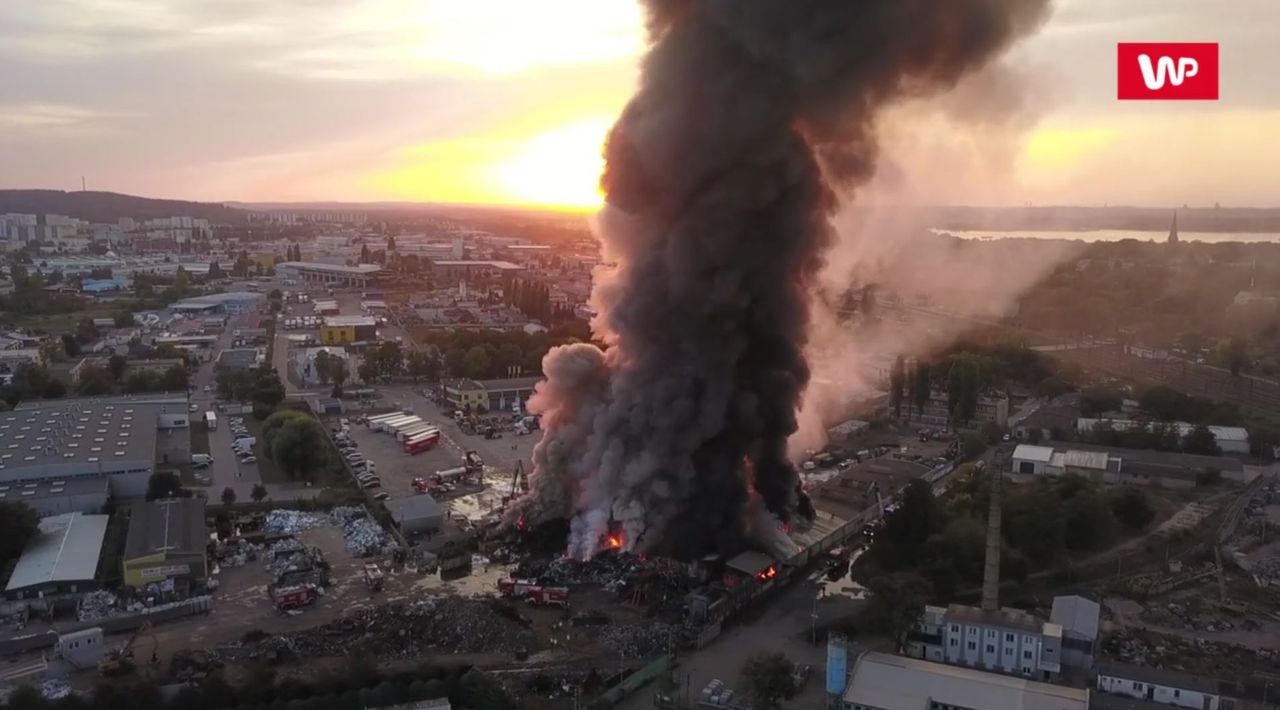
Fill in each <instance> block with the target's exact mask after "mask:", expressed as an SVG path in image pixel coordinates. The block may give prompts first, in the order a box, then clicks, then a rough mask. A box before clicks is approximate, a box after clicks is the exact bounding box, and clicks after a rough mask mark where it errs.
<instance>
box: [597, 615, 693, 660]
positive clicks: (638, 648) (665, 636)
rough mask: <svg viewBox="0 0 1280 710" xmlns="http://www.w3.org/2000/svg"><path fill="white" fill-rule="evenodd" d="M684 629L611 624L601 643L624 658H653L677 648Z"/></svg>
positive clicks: (662, 625)
mask: <svg viewBox="0 0 1280 710" xmlns="http://www.w3.org/2000/svg"><path fill="white" fill-rule="evenodd" d="M683 629H684V627H682V626H675V625H672V624H660V623H652V624H641V625H631V626H628V625H622V624H611V625H609V626H606V627H604V631H603V632H602V633H601V634H600V641H601V642H603V643H604V645H605V646H607V647H608V648H609V649H610V650H611V651H613V652H614V653H616V654H618V655H619V656H622V657H623V658H627V659H633V658H652V657H653V656H657V655H660V654H663V653H666V652H668V651H670V650H671V649H673V648H676V647H677V646H678V645H679V643H680V636H681V634H682V633H683Z"/></svg>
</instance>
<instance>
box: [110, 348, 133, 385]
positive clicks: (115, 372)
mask: <svg viewBox="0 0 1280 710" xmlns="http://www.w3.org/2000/svg"><path fill="white" fill-rule="evenodd" d="M128 366H129V361H128V360H127V359H126V358H125V356H123V355H112V356H111V357H110V358H108V359H107V369H108V370H110V371H111V379H113V380H115V381H116V382H119V381H121V380H122V379H123V378H124V371H125V368H127V367H128Z"/></svg>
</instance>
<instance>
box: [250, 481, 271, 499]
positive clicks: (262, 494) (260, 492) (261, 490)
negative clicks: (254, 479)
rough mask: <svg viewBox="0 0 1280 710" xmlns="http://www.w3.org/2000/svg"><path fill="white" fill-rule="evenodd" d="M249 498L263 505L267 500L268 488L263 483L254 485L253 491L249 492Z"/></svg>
mask: <svg viewBox="0 0 1280 710" xmlns="http://www.w3.org/2000/svg"><path fill="white" fill-rule="evenodd" d="M249 497H250V498H252V499H253V502H254V503H261V502H262V501H264V500H266V498H267V487H266V486H264V485H262V484H261V483H255V484H253V490H252V491H250V492H249Z"/></svg>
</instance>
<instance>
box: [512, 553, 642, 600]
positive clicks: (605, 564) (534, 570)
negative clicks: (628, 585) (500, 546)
mask: <svg viewBox="0 0 1280 710" xmlns="http://www.w3.org/2000/svg"><path fill="white" fill-rule="evenodd" d="M649 564H650V563H649V562H648V561H647V560H645V559H643V558H641V557H639V556H637V555H633V554H631V553H629V552H618V553H614V554H606V555H596V556H595V557H593V558H591V559H590V560H588V561H586V562H582V561H579V560H576V559H573V558H571V557H567V556H562V557H556V558H554V559H551V560H545V559H544V560H530V559H526V560H524V561H522V562H521V563H520V565H519V566H518V567H516V570H515V575H514V576H515V577H517V578H520V579H536V580H537V581H538V583H539V584H546V585H554V586H567V585H570V584H595V585H599V586H602V587H604V588H606V589H609V590H611V591H616V590H617V589H618V588H619V587H620V586H621V585H622V584H623V583H624V582H626V581H627V579H628V578H630V577H633V576H635V575H638V574H640V573H642V572H644V571H645V570H646V569H647V568H648V566H649Z"/></svg>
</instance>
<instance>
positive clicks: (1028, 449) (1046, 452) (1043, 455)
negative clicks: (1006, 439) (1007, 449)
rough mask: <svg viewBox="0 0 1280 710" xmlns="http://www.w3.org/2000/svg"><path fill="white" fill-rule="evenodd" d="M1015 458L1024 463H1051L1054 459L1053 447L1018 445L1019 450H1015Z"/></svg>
mask: <svg viewBox="0 0 1280 710" xmlns="http://www.w3.org/2000/svg"><path fill="white" fill-rule="evenodd" d="M1013 457H1014V458H1015V459H1019V460H1022V461H1039V462H1040V463H1049V459H1051V458H1053V447H1052V446H1034V445H1032V444H1018V446H1017V448H1015V449H1014V450H1013Z"/></svg>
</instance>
